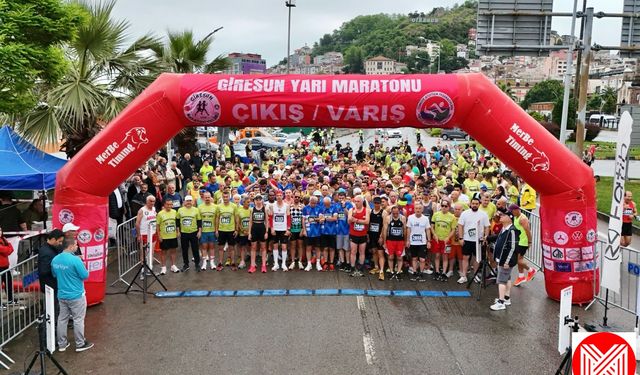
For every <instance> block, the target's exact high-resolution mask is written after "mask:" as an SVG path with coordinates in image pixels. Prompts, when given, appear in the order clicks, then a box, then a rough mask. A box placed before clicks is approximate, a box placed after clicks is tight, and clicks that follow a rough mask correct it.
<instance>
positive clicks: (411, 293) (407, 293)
mask: <svg viewBox="0 0 640 375" xmlns="http://www.w3.org/2000/svg"><path fill="white" fill-rule="evenodd" d="M155 296H156V297H158V298H179V297H284V296H369V297H471V293H469V291H466V290H450V291H443V290H380V289H264V290H262V289H245V290H172V291H166V292H165V291H161V292H157V293H155Z"/></svg>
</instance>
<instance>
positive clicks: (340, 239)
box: [336, 188, 353, 272]
mask: <svg viewBox="0 0 640 375" xmlns="http://www.w3.org/2000/svg"><path fill="white" fill-rule="evenodd" d="M336 207H337V210H336V211H337V213H338V221H337V234H336V248H337V249H338V269H340V270H341V271H344V272H351V271H352V270H351V266H350V265H349V259H350V257H349V250H350V249H351V245H350V244H349V221H348V217H349V210H350V209H351V208H352V207H353V204H351V202H349V201H347V193H346V191H345V190H344V189H342V188H341V189H339V190H338V202H337V203H336Z"/></svg>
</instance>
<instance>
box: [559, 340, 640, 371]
mask: <svg viewBox="0 0 640 375" xmlns="http://www.w3.org/2000/svg"><path fill="white" fill-rule="evenodd" d="M571 347H572V348H573V355H572V361H571V367H572V370H573V374H576V375H601V374H607V375H629V374H635V372H636V338H635V333H633V332H596V333H589V332H574V333H573V334H572V337H571Z"/></svg>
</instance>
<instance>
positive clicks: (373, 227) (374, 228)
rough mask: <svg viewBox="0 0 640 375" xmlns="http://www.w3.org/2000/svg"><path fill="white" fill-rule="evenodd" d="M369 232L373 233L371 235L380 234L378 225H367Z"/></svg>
mask: <svg viewBox="0 0 640 375" xmlns="http://www.w3.org/2000/svg"><path fill="white" fill-rule="evenodd" d="M369 231H370V232H373V233H378V232H380V224H378V223H373V224H370V225H369Z"/></svg>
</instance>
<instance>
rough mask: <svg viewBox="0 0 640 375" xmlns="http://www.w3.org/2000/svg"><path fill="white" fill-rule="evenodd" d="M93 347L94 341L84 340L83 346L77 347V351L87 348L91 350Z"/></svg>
mask: <svg viewBox="0 0 640 375" xmlns="http://www.w3.org/2000/svg"><path fill="white" fill-rule="evenodd" d="M91 348H93V343H91V342H89V341H87V340H84V344H83V345H82V346H78V347H76V352H84V351H85V350H89V349H91Z"/></svg>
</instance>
